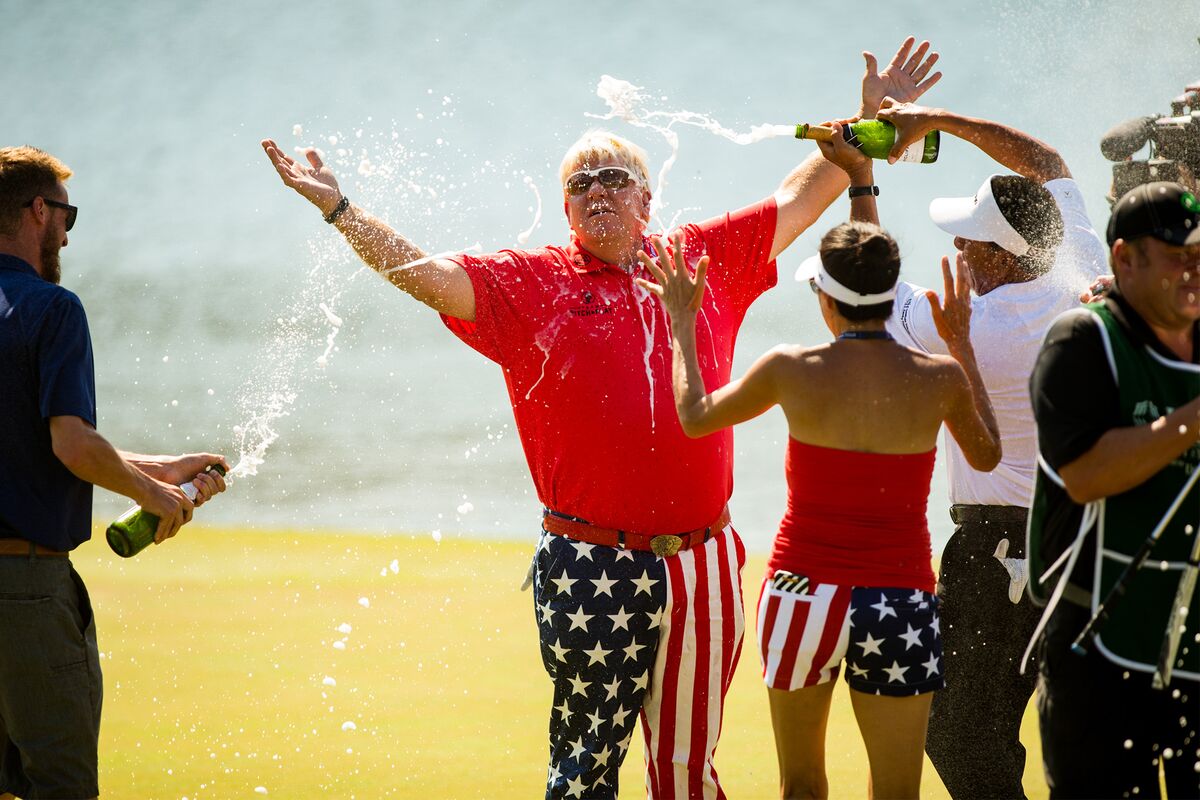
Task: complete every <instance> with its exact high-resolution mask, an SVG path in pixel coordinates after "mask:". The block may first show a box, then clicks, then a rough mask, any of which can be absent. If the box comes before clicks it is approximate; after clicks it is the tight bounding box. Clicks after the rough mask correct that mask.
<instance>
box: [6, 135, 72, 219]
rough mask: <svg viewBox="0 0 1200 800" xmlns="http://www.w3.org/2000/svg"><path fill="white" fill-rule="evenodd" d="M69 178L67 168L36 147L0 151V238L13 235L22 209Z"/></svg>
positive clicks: (9, 148) (8, 148)
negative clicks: (0, 236) (2, 235)
mask: <svg viewBox="0 0 1200 800" xmlns="http://www.w3.org/2000/svg"><path fill="white" fill-rule="evenodd" d="M71 174H72V173H71V168H70V167H68V166H67V165H66V164H64V163H63V162H61V161H59V160H58V159H57V158H55V157H54V156H52V155H50V154H49V153H47V152H45V151H43V150H39V149H37V148H36V147H30V146H29V145H22V146H20V147H0V234H4V235H6V236H11V235H13V234H15V233H16V232H17V227H18V226H19V225H20V222H21V211H22V210H23V209H24V208H25V205H26V204H27V203H28V202H29V201H30V200H32V199H33V198H35V197H39V196H42V195H46V194H49V193H51V192H53V191H54V189H55V184H57V183H58V182H59V181H66V180H67V179H68V178H70V177H71Z"/></svg>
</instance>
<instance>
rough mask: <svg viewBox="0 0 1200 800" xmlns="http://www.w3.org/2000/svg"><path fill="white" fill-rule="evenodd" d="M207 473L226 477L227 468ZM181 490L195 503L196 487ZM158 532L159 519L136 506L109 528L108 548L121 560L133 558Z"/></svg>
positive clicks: (214, 467) (183, 486)
mask: <svg viewBox="0 0 1200 800" xmlns="http://www.w3.org/2000/svg"><path fill="white" fill-rule="evenodd" d="M205 472H216V473H217V474H218V475H220V476H221V477H225V468H224V467H223V466H221V465H220V464H213V465H212V466H210V467H209V468H208V469H206V470H205ZM179 488H180V489H182V490H183V492H184V494H186V495H187V496H188V499H189V500H192V501H193V502H195V500H196V487H195V486H193V485H192V482H191V481H188V482H187V483H184V484H180V486H179ZM157 530H158V517H156V516H155V515H153V514H151V513H150V512H149V511H143V510H142V507H141V506H134V507H133V508H131V509H129V510H128V511H126V512H125V513H124V514H122V515H121V516H119V517H117V519H115V520H114V521H113V523H112V524H111V525H109V526H108V531H107V532H106V533H105V538H107V539H108V546H109V547H111V548H112V551H113V552H114V553H116V554H117V555H119V556H121V558H133V557H134V556H136V555H137V554H138V553H140V552H142V551H143V550H145V549H146V548H147V547H149V546H150V545H151V544H153V543H154V533H155V531H157Z"/></svg>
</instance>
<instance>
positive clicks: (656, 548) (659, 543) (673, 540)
mask: <svg viewBox="0 0 1200 800" xmlns="http://www.w3.org/2000/svg"><path fill="white" fill-rule="evenodd" d="M680 547H683V539H681V538H679V537H678V536H669V535H665V536H655V537H654V538H653V539H651V540H650V550H651V551H652V552H653V553H654V555H656V556H659V557H664V556H667V557H669V556H673V555H675V554H676V553H678V552H679V548H680Z"/></svg>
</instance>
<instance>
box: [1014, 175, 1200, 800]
mask: <svg viewBox="0 0 1200 800" xmlns="http://www.w3.org/2000/svg"><path fill="white" fill-rule="evenodd" d="M1108 243H1109V247H1110V248H1111V252H1110V262H1111V265H1112V270H1113V275H1114V278H1115V283H1114V286H1113V288H1112V289H1111V290H1110V291H1109V293H1108V297H1107V298H1106V299H1105V300H1103V301H1102V302H1097V303H1093V304H1091V305H1089V306H1087V307H1084V308H1080V309H1077V310H1073V311H1069V312H1067V313H1065V314H1063V315H1062V316H1060V317H1059V318H1058V319H1057V320H1056V321H1055V323H1054V325H1053V326H1052V327H1051V329H1050V332H1049V333H1048V334H1047V336H1046V340H1045V342H1044V343H1043V345H1042V350H1041V352H1040V353H1039V355H1038V360H1037V364H1036V366H1035V368H1034V372H1033V376H1032V378H1031V381H1030V393H1031V395H1032V398H1033V404H1034V415H1035V417H1036V419H1037V424H1038V447H1039V459H1038V465H1039V473H1038V476H1037V481H1036V486H1035V491H1034V501H1033V508H1032V512H1031V517H1030V526H1029V542H1028V552H1029V557H1030V567H1031V570H1030V588H1031V591H1032V593H1033V594H1034V596H1035V598H1037V599H1038V600H1040V601H1042V602H1046V605H1047V608H1046V613H1045V616H1044V617H1043V623H1042V624H1044V625H1045V639H1044V640H1043V642H1042V651H1041V676H1040V688H1039V693H1038V711H1039V717H1040V726H1041V734H1042V755H1043V759H1044V761H1045V769H1046V780H1047V783H1048V784H1049V785H1050V796H1051V797H1133V796H1139V795H1140V796H1143V797H1145V796H1150V797H1158V796H1159V792H1158V774H1159V762H1160V760H1161V762H1162V764H1161V765H1162V768H1163V771H1164V773H1165V776H1166V785H1167V793H1168V795H1169V796H1171V797H1196V796H1198V795H1200V772H1198V771H1197V769H1198V768H1197V753H1196V749H1197V743H1198V740H1197V736H1196V732H1197V718H1198V717H1200V713H1197V711H1198V709H1200V634H1198V633H1197V631H1198V624H1197V623H1198V622H1200V602H1197V599H1196V598H1195V597H1192V598H1191V600H1190V604H1189V601H1188V599H1187V598H1186V596H1182V595H1181V597H1182V599H1178V600H1177V599H1176V595H1177V590H1178V588H1179V586H1180V582H1181V578H1183V576H1184V575H1186V574H1187V570H1188V561H1189V559H1190V560H1191V561H1192V564H1193V565H1194V564H1195V558H1196V555H1195V554H1196V549H1195V546H1194V545H1195V542H1196V540H1197V536H1200V534H1198V533H1197V529H1198V528H1200V490H1198V489H1197V482H1196V474H1197V468H1198V467H1200V441H1198V440H1200V203H1198V202H1197V200H1196V198H1195V196H1194V195H1192V194H1191V193H1190V192H1188V191H1187V190H1186V189H1185V188H1184V187H1183V186H1181V185H1179V184H1174V183H1166V182H1157V183H1150V184H1145V185H1143V186H1139V187H1137V188H1136V189H1133V190H1132V191H1130V192H1129V193H1127V194H1126V195H1125V196H1124V197H1122V198H1121V199H1120V200H1119V201H1118V202H1117V204H1116V206H1114V208H1113V214H1112V218H1111V220H1110V221H1109V225H1108ZM1156 532H1157V535H1158V538H1157V540H1156V541H1155V543H1154V544H1153V549H1151V550H1150V551H1149V561H1148V562H1147V563H1148V566H1146V567H1145V568H1142V569H1137V568H1136V558H1135V557H1136V555H1137V553H1138V551H1139V550H1140V549H1141V548H1142V547H1143V545H1144V544H1146V543H1147V542H1148V541H1150V540H1151V538H1152V537H1153V536H1154V535H1155V533H1156ZM1131 563H1132V564H1134V568H1133V569H1131V570H1129V571H1128V572H1129V574H1128V575H1126V576H1123V573H1126V572H1127V567H1129V566H1130V564H1131ZM1064 564H1065V566H1064ZM1192 569H1194V566H1193V567H1192ZM1059 576H1065V577H1059ZM1047 578H1049V579H1050V580H1047ZM1114 586H1123V587H1124V594H1123V595H1122V596H1120V597H1119V598H1118V599H1117V600H1114V601H1109V602H1107V603H1106V602H1105V600H1106V598H1107V597H1109V595H1110V593H1112V590H1113V587H1114ZM1185 586H1186V584H1185ZM1051 590H1053V592H1052V594H1050V596H1049V597H1046V596H1045V593H1046V592H1049V591H1051ZM1117 594H1119V593H1116V594H1114V595H1113V596H1114V597H1115V596H1117ZM1102 604H1103V605H1104V606H1105V610H1106V612H1107V615H1106V616H1107V618H1106V619H1105V615H1098V614H1096V611H1097V609H1098V608H1099V607H1100V606H1101V605H1102ZM1180 605H1183V606H1187V607H1188V611H1187V612H1186V617H1184V618H1183V620H1182V621H1181V620H1180V615H1178V614H1177V613H1176V612H1177V611H1178V608H1177V606H1180ZM1093 617H1095V618H1096V623H1095V625H1094V627H1092V628H1091V632H1092V633H1093V634H1094V636H1091V635H1084V636H1082V637H1081V634H1083V633H1084V631H1085V629H1087V626H1088V623H1089V620H1092V619H1093ZM1181 624H1182V625H1185V626H1186V627H1185V628H1184V629H1183V632H1182V636H1180V637H1178V639H1177V641H1178V643H1179V644H1178V648H1177V650H1175V651H1174V652H1172V651H1171V648H1169V647H1164V639H1166V640H1167V641H1168V642H1169V641H1170V637H1169V636H1167V634H1169V633H1172V632H1173V629H1174V628H1175V627H1176V626H1178V625H1181ZM1073 645H1075V647H1073ZM1081 649H1084V650H1086V655H1081V654H1078V653H1079V652H1080V650H1081ZM1073 650H1074V651H1075V652H1073ZM1164 681H1165V682H1166V685H1165V686H1163V685H1162V684H1163V683H1164ZM1156 686H1160V687H1162V688H1155V687H1156Z"/></svg>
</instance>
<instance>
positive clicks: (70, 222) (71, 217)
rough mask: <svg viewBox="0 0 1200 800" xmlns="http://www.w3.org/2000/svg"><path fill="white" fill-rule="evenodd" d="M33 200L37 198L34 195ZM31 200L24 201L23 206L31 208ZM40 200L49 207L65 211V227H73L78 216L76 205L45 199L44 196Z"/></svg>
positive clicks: (69, 228) (68, 228)
mask: <svg viewBox="0 0 1200 800" xmlns="http://www.w3.org/2000/svg"><path fill="white" fill-rule="evenodd" d="M33 200H37V198H36V197H35V198H33ZM33 200H30V201H29V202H28V203H26V204H25V207H26V208H32V207H33ZM42 202H43V203H45V204H46V205H48V206H50V207H51V208H61V209H62V210H63V211H66V212H67V228H66V229H67V230H68V231H69V230H71V228H74V227H75V218H76V217H78V216H79V209H78V208H77V207H76V206H73V205H69V204H67V203H60V202H58V201H57V200H47V199H46V198H45V197H43V198H42Z"/></svg>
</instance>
